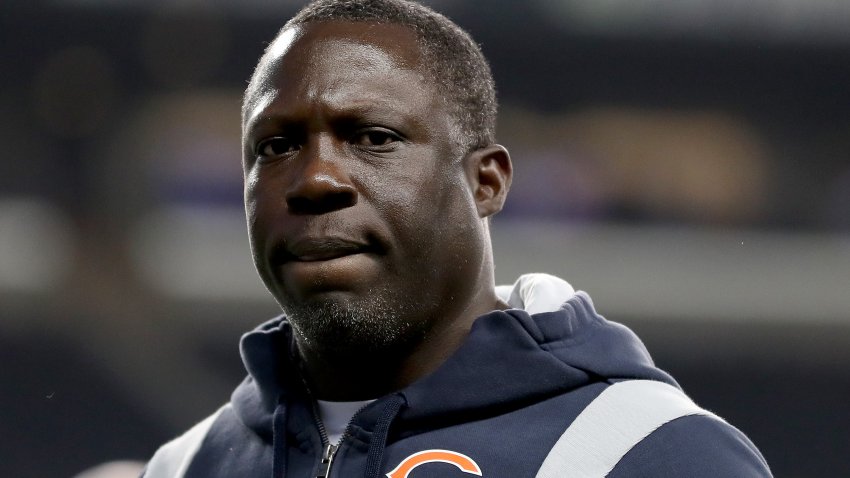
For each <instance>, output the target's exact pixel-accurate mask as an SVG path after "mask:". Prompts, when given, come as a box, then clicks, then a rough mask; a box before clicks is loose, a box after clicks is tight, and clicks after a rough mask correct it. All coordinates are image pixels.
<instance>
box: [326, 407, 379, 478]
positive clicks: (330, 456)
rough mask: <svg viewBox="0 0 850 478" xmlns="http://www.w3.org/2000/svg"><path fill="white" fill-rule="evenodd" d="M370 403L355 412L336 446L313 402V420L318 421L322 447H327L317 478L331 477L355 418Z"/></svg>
mask: <svg viewBox="0 0 850 478" xmlns="http://www.w3.org/2000/svg"><path fill="white" fill-rule="evenodd" d="M369 403H371V402H369ZM369 403H367V404H366V405H363V406H362V407H360V409H358V410H357V411H356V412H354V415H352V417H351V421H349V422H348V425H346V427H345V431H343V432H342V436H341V437H339V441H338V442H337V443H336V445H334V444H333V443H331V442H330V440H329V439H328V432H327V430H325V424H324V423H322V419H321V418H319V405H318V404H317V403H316V401H315V400H313V419H314V420H315V421H316V427H317V428H318V429H319V436H320V437H321V439H322V445H323V446H324V447H325V451H324V452H323V453H322V461H321V462H320V463H319V471H318V473H316V478H329V477H330V476H331V466H333V462H334V457H336V452H337V451H338V450H339V447H340V446H342V442H344V441H345V439H346V438H348V436H349V435H350V434H351V425H352V424H353V423H354V417H356V416H357V414H358V413H360V412H361V411H363V409H364V408H366V407H367V406H369Z"/></svg>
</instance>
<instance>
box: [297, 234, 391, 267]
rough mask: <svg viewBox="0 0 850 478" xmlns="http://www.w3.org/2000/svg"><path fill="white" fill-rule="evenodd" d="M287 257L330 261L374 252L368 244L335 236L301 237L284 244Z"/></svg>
mask: <svg viewBox="0 0 850 478" xmlns="http://www.w3.org/2000/svg"><path fill="white" fill-rule="evenodd" d="M286 252H287V254H286V255H287V256H288V257H287V258H286V259H288V260H289V261H297V262H319V261H330V260H333V259H338V258H340V257H345V256H350V255H354V254H363V253H368V252H374V248H372V247H370V246H369V245H368V244H366V243H363V242H358V241H352V240H348V239H341V238H335V237H321V238H302V239H297V240H294V241H291V242H287V244H286Z"/></svg>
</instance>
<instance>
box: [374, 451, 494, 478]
mask: <svg viewBox="0 0 850 478" xmlns="http://www.w3.org/2000/svg"><path fill="white" fill-rule="evenodd" d="M434 462H439V463H450V464H452V465H454V466H456V467H458V468H459V469H460V470H461V471H463V472H465V473H469V474H471V475H477V476H481V468H480V467H479V466H478V463H475V460H473V459H472V458H470V457H468V456H466V455H464V454H463V453H458V452H456V451H450V450H425V451H420V452H418V453H414V454H412V455H410V456H409V457H407V458H405V459H404V460H402V461H401V463H399V465H398V466H397V467H395V469H394V470H393V471H391V472H389V473H387V476H388V477H389V478H407V477H408V476H409V475H410V472H411V471H413V469H414V468H416V467H417V466H419V465H424V464H425V463H434Z"/></svg>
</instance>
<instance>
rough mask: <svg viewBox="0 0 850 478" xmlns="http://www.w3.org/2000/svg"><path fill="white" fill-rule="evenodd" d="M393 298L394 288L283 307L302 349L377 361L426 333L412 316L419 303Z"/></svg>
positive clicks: (335, 356)
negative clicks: (358, 295)
mask: <svg viewBox="0 0 850 478" xmlns="http://www.w3.org/2000/svg"><path fill="white" fill-rule="evenodd" d="M392 297H393V296H392V294H391V293H390V291H387V290H381V291H373V292H372V293H370V294H368V295H367V296H366V297H356V298H347V299H315V300H311V301H307V302H300V303H290V304H286V305H284V304H281V307H282V309H283V311H284V313H285V314H286V317H287V319H288V320H289V322H290V324H292V327H293V329H294V331H295V333H296V336H297V341H298V345H299V348H302V349H304V348H306V349H309V350H310V351H311V352H312V353H319V354H321V355H322V356H324V357H325V359H329V360H339V359H347V358H354V357H356V358H358V359H364V358H368V357H374V358H376V359H377V358H382V357H383V358H388V357H389V356H393V355H395V354H397V353H400V352H401V351H403V350H407V349H409V347H410V346H411V345H412V344H413V343H415V342H417V341H420V340H422V338H423V337H424V335H425V328H426V326H425V324H424V323H419V322H418V321H414V320H411V319H410V318H411V317H413V316H414V313H415V311H416V309H417V307H416V306H415V304H413V303H412V302H402V301H399V300H398V299H395V300H393V299H392ZM302 352H303V350H302Z"/></svg>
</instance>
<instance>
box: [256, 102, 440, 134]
mask: <svg viewBox="0 0 850 478" xmlns="http://www.w3.org/2000/svg"><path fill="white" fill-rule="evenodd" d="M270 104H271V103H268V104H265V105H262V106H260V105H259V102H258V104H257V107H255V108H252V110H251V113H250V116H248V118H247V120H246V121H245V127H244V132H245V134H246V136H250V135H251V133H253V132H255V131H256V130H258V129H260V128H264V127H273V128H275V129H290V128H303V127H304V126H305V125H306V124H307V123H309V122H310V118H309V117H307V116H306V115H303V116H302V115H297V114H296V115H293V114H289V113H280V112H273V111H268V109H269V106H270ZM423 120H424V118H422V117H421V115H417V114H414V113H413V111H412V109H411V108H406V107H399V105H397V104H395V103H394V102H392V101H377V102H376V101H374V100H369V101H356V102H352V103H351V104H347V105H342V106H337V107H333V112H332V114H331V116H330V121H331V123H332V124H340V123H356V122H380V123H386V125H387V126H394V127H398V128H425V127H426V124H425V122H424V121H423Z"/></svg>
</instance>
